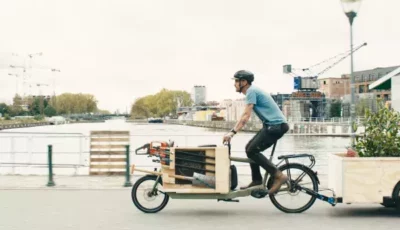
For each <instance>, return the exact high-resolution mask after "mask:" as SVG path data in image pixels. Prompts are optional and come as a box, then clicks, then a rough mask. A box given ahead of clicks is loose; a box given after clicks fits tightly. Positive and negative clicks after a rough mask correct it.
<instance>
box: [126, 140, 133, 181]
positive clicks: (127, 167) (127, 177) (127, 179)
mask: <svg viewBox="0 0 400 230" xmlns="http://www.w3.org/2000/svg"><path fill="white" fill-rule="evenodd" d="M125 147H126V172H125V178H126V181H125V184H124V186H125V187H130V186H132V183H131V179H130V177H131V174H130V172H129V165H130V162H129V145H126V146H125Z"/></svg>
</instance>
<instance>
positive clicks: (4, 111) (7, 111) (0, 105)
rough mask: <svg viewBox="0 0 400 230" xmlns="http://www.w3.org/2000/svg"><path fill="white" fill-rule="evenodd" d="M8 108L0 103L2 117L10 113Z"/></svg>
mask: <svg viewBox="0 0 400 230" xmlns="http://www.w3.org/2000/svg"><path fill="white" fill-rule="evenodd" d="M9 110H10V108H9V107H8V105H7V104H6V103H0V113H1V114H2V116H5V115H6V114H9V113H10V111H9Z"/></svg>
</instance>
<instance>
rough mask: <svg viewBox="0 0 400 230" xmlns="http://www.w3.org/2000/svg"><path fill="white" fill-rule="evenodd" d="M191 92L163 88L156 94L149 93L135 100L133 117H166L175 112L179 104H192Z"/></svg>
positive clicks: (132, 110) (132, 111) (132, 109)
mask: <svg viewBox="0 0 400 230" xmlns="http://www.w3.org/2000/svg"><path fill="white" fill-rule="evenodd" d="M191 105H192V100H191V98H190V94H189V93H187V92H185V91H174V90H167V89H162V90H161V91H160V92H158V93H157V94H155V95H147V96H145V97H142V98H139V99H138V100H136V101H135V103H134V104H133V105H132V108H131V117H132V118H149V117H164V116H167V115H169V114H170V113H172V114H175V112H176V110H177V108H178V106H191Z"/></svg>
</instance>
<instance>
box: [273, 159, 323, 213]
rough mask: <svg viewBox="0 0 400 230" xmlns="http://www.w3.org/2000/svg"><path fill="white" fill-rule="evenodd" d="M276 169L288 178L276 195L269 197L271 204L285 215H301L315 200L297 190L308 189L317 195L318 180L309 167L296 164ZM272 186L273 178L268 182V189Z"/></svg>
mask: <svg viewBox="0 0 400 230" xmlns="http://www.w3.org/2000/svg"><path fill="white" fill-rule="evenodd" d="M278 169H279V170H280V171H282V173H284V174H285V175H287V176H288V178H289V181H288V182H287V183H286V184H283V185H282V187H281V188H280V190H279V191H278V193H276V194H273V195H269V198H270V199H271V202H272V204H273V205H274V206H275V207H276V208H278V209H279V210H281V211H282V212H285V213H301V212H304V211H306V210H307V209H309V208H310V207H311V206H312V205H313V204H314V202H315V200H316V199H317V198H316V197H315V196H311V195H309V194H307V193H305V192H303V191H301V190H300V189H299V188H308V189H309V190H313V191H314V192H316V193H317V192H318V178H317V176H316V175H315V173H314V172H313V171H312V170H311V169H310V168H309V167H307V166H305V165H302V164H297V163H290V164H285V165H282V166H280V167H279V168H278ZM289 183H290V187H289ZM272 184H273V178H272V177H271V178H270V179H269V180H268V188H271V186H272ZM307 185H309V187H307ZM299 186H301V187H299ZM295 198H300V199H301V200H300V201H298V200H294V199H295ZM303 203H304V204H303ZM291 206H299V207H291Z"/></svg>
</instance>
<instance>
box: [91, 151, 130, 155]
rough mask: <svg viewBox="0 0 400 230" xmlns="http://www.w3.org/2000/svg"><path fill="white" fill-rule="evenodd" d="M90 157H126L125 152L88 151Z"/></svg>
mask: <svg viewBox="0 0 400 230" xmlns="http://www.w3.org/2000/svg"><path fill="white" fill-rule="evenodd" d="M90 155H104V156H107V155H126V152H125V151H90Z"/></svg>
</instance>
